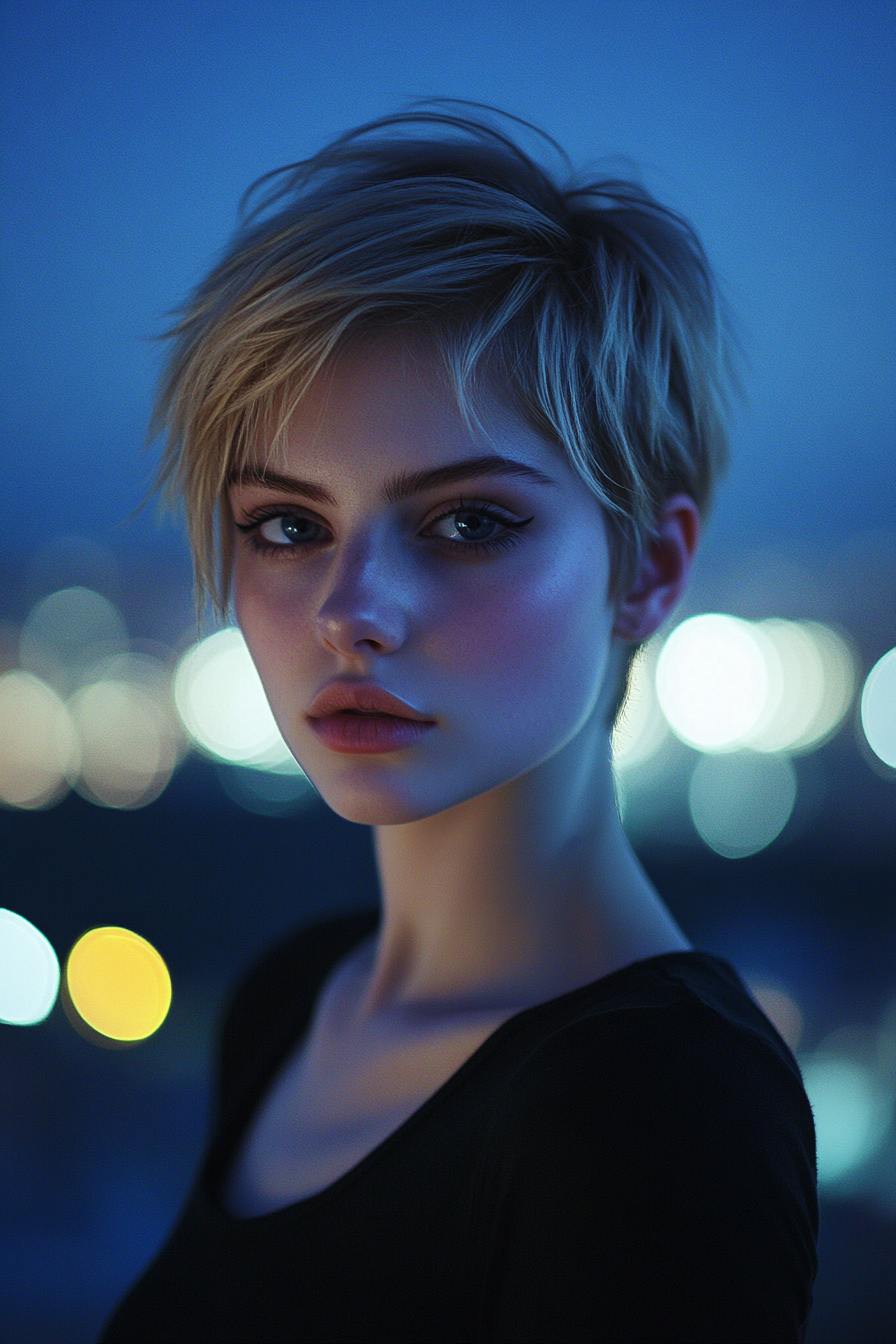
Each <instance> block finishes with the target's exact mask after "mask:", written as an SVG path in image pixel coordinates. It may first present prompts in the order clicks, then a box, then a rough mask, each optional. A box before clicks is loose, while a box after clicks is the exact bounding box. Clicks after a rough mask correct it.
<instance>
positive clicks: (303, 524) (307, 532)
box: [257, 513, 325, 546]
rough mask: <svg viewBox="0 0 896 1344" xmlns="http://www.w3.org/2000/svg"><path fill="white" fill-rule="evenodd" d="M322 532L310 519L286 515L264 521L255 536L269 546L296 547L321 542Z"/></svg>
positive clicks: (320, 527) (321, 528) (317, 524)
mask: <svg viewBox="0 0 896 1344" xmlns="http://www.w3.org/2000/svg"><path fill="white" fill-rule="evenodd" d="M324 531H325V529H324V528H323V527H322V526H321V524H320V523H316V522H314V520H313V519H312V518H302V517H298V516H296V515H294V514H288V513H287V514H282V515H278V517H276V518H267V519H265V521H264V522H263V523H261V524H260V525H259V526H258V528H257V535H258V536H259V538H260V539H261V540H262V541H265V542H267V544H268V545H269V546H296V545H301V544H302V543H303V542H304V543H305V544H307V543H308V542H313V541H320V540H322V537H323V534H324Z"/></svg>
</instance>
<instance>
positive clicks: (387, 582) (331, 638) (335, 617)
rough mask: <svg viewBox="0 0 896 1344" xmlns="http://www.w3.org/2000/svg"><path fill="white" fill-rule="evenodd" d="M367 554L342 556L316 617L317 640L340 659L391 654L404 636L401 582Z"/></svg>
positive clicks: (405, 625)
mask: <svg viewBox="0 0 896 1344" xmlns="http://www.w3.org/2000/svg"><path fill="white" fill-rule="evenodd" d="M391 569H392V567H391V566H390V565H389V564H388V563H384V559H383V558H378V557H377V556H375V555H374V554H372V553H370V552H368V553H366V554H362V553H357V552H356V553H355V554H349V555H344V556H343V558H342V559H341V561H340V563H339V566H338V568H337V569H336V571H335V573H334V574H333V576H332V582H331V584H330V587H329V591H328V593H327V595H326V597H325V599H324V601H323V602H322V603H321V606H320V608H319V610H318V613H317V631H318V637H319V638H320V640H321V642H322V643H323V644H324V646H325V647H326V648H328V649H330V650H331V651H332V652H334V653H337V654H340V655H341V656H342V657H344V658H357V657H358V655H359V654H361V655H363V654H365V653H367V654H370V653H377V654H387V653H395V651H396V650H397V649H400V648H401V646H402V644H404V642H405V640H406V639H407V637H408V616H407V611H406V610H405V607H404V604H403V603H402V600H401V593H400V589H401V583H400V580H399V578H398V576H397V575H396V574H395V573H394V572H390V571H391Z"/></svg>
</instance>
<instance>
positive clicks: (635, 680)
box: [612, 645, 669, 770]
mask: <svg viewBox="0 0 896 1344" xmlns="http://www.w3.org/2000/svg"><path fill="white" fill-rule="evenodd" d="M656 654H657V650H656V646H655V645H647V646H645V647H644V648H643V649H641V650H639V652H638V653H637V654H636V656H635V660H634V663H633V664H632V669H631V673H630V675H629V682H628V690H627V692H626V696H625V701H624V702H623V705H622V708H621V710H620V712H619V714H618V716H617V719H616V723H615V725H614V727H613V739H612V746H613V765H614V767H615V768H616V769H617V770H630V769H632V768H633V767H634V766H637V765H641V764H642V762H644V761H647V760H649V759H650V758H651V756H654V755H655V754H656V753H657V751H659V749H660V747H661V746H662V745H663V742H664V741H665V740H666V738H667V737H668V735H669V725H668V724H667V722H666V719H665V717H664V715H663V712H662V710H661V709H660V704H659V700H658V699H657V696H656V691H655V690H654V674H655V670H656Z"/></svg>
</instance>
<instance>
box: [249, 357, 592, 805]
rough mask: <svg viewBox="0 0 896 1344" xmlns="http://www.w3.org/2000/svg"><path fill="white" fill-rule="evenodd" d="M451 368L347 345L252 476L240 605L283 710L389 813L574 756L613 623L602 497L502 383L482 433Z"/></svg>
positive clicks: (287, 721) (328, 763) (335, 781)
mask: <svg viewBox="0 0 896 1344" xmlns="http://www.w3.org/2000/svg"><path fill="white" fill-rule="evenodd" d="M437 368H438V365H437V363H436V358H435V356H434V355H432V354H427V352H426V350H425V348H422V349H418V350H417V351H416V353H414V354H408V353H406V352H404V351H403V350H402V347H401V345H400V344H399V343H398V342H396V341H392V340H390V339H388V338H383V339H380V340H377V341H374V342H372V343H370V344H368V345H366V346H364V347H362V348H358V349H355V350H353V351H351V352H350V353H348V354H345V355H343V356H342V357H341V358H340V359H339V361H338V362H337V363H335V365H334V366H333V367H331V368H329V369H328V370H327V371H326V373H325V374H324V375H322V376H321V377H319V378H318V380H317V381H316V383H315V384H314V385H313V386H312V388H311V390H310V392H309V394H308V395H307V396H306V397H305V398H304V399H303V401H302V403H301V406H300V408H299V411H298V413H297V414H296V415H295V417H294V418H293V420H292V421H291V423H290V427H289V431H288V434H287V439H286V444H285V447H284V449H283V451H282V452H280V451H278V453H277V456H276V461H274V460H271V462H270V463H269V464H268V466H267V468H266V469H265V470H264V471H263V472H262V473H261V474H257V475H256V476H255V477H248V476H247V477H244V478H242V479H237V480H236V481H234V482H233V484H232V485H231V487H230V499H231V505H232V509H233V515H234V520H235V523H236V535H235V547H234V551H235V559H234V576H233V577H234V599H235V605H236V612H237V618H238V620H239V623H240V626H241V628H242V630H243V633H244V635H245V638H246V641H247V643H248V646H249V649H250V650H251V653H252V656H253V658H254V660H255V663H256V666H257V667H258V671H259V673H260V675H261V679H262V681H263V683H264V686H265V689H266V691H267V694H268V697H269V699H270V702H271V706H272V708H273V711H274V715H275V717H276V720H277V723H278V724H279V726H280V730H281V732H282V733H283V736H284V737H285V739H286V741H287V742H288V743H289V746H290V748H291V750H292V751H293V753H294V754H295V756H296V759H297V760H298V761H299V762H300V764H301V765H302V767H303V769H304V770H305V771H306V773H307V774H308V776H309V777H310V779H311V780H312V781H313V783H314V784H315V785H316V787H317V788H318V790H319V791H320V793H321V794H322V796H323V797H324V799H325V800H326V802H327V803H328V804H329V805H330V806H331V807H332V808H333V809H334V810H335V811H336V812H338V813H339V814H340V815H341V816H343V817H346V818H348V819H349V820H351V821H357V822H365V823H369V824H374V825H389V824H395V823H402V822H409V821H414V820H417V819H419V818H422V817H426V816H431V815H432V814H434V813H436V812H441V811H443V810H444V809H445V808H449V807H452V806H453V805H455V804H457V803H460V802H463V801H464V800H466V799H468V798H472V797H474V796H476V795H478V794H481V793H484V792H486V791H487V790H489V789H494V788H496V787H497V786H499V785H502V784H505V783H507V782H508V781H510V780H512V779H515V778H517V777H518V776H520V775H522V774H524V773H526V772H527V771H530V770H532V769H533V768H535V767H536V766H538V765H539V764H541V763H542V762H543V761H545V760H547V759H548V758H549V757H551V756H553V755H554V754H555V753H556V752H557V751H559V750H560V749H561V748H562V747H564V746H565V745H566V744H567V743H568V742H569V741H570V740H571V739H572V738H573V737H574V736H575V735H576V734H577V733H579V732H580V731H582V730H583V729H584V727H585V724H586V723H587V722H588V721H589V719H591V717H592V715H594V713H595V712H596V707H597V702H598V697H599V694H600V691H601V687H602V683H603V680H604V675H605V670H606V665H607V657H608V653H609V649H610V642H611V633H612V626H613V611H612V608H611V607H610V605H609V604H608V601H607V589H608V583H609V571H610V563H609V550H608V544H607V535H606V529H605V525H604V518H603V514H602V511H601V508H600V505H599V504H598V502H597V501H596V500H595V498H594V496H593V495H592V494H591V493H590V492H589V491H588V489H587V488H586V487H585V486H584V485H583V484H582V482H581V481H580V479H579V478H578V477H577V476H576V475H575V473H574V472H573V471H572V469H571V468H570V467H569V466H568V465H567V463H566V461H565V459H564V457H563V454H562V453H561V451H560V450H559V449H557V448H556V447H555V446H553V445H552V444H551V443H550V442H548V441H547V440H545V439H543V438H541V437H540V436H539V435H538V434H537V433H536V432H534V431H533V430H532V429H530V428H529V427H528V426H526V425H525V424H524V423H523V422H522V421H521V420H519V419H518V418H517V417H516V416H515V415H513V414H511V413H510V412H508V411H507V410H506V409H503V408H502V407H501V406H500V404H499V403H498V402H497V401H495V403H494V405H493V406H492V407H491V410H493V412H494V416H493V417H490V420H489V426H488V434H487V436H486V434H485V433H482V434H480V433H475V432H471V430H470V429H469V428H468V426H467V425H466V424H465V422H464V419H463V417H462V415H461V413H460V411H459V409H458V407H457V405H456V402H455V400H454V397H453V395H452V393H451V391H450V390H449V387H448V385H447V382H446V380H445V379H444V377H439V375H438V373H437ZM378 692H386V693H388V695H389V696H391V697H394V699H392V700H389V699H383V697H382V695H378ZM384 711H391V712H390V713H386V712H384ZM598 712H599V711H598Z"/></svg>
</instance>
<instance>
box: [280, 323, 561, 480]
mask: <svg viewBox="0 0 896 1344" xmlns="http://www.w3.org/2000/svg"><path fill="white" fill-rule="evenodd" d="M476 412H477V419H478V420H479V421H480V422H481V423H480V424H478V425H477V424H474V423H471V421H470V419H469V418H468V417H466V416H465V415H464V414H463V412H462V411H461V408H460V406H459V404H458V399H457V395H456V392H455V389H454V387H453V385H452V381H451V379H450V377H449V374H448V372H447V368H446V365H445V362H444V360H443V358H442V356H441V354H440V352H439V351H438V349H437V348H436V347H435V345H434V344H432V343H428V342H426V341H425V340H424V339H422V338H419V337H414V338H413V340H411V339H408V338H405V339H402V338H399V337H396V336H391V335H386V336H378V337H376V338H371V339H369V340H367V341H365V342H364V343H363V344H355V345H353V346H351V347H349V348H348V349H346V350H344V351H341V352H340V353H339V355H338V356H337V357H336V358H334V359H333V360H331V361H330V363H329V364H328V365H326V366H325V368H324V369H323V370H322V371H321V372H320V373H319V374H318V375H317V377H316V378H315V379H314V380H313V382H312V383H311V385H310V387H309V388H308V389H307V391H306V392H305V394H304V395H303V396H302V398H301V400H300V401H299V402H298V404H297V406H296V407H295V409H294V410H293V412H292V414H291V415H290V419H289V423H288V425H287V428H286V431H285V433H284V435H283V438H282V440H281V441H280V443H279V444H278V445H277V447H276V448H275V449H274V450H273V451H268V450H266V445H264V444H259V445H258V448H259V450H260V451H259V457H260V458H262V459H263V460H264V462H265V465H270V466H276V465H278V464H284V465H286V466H288V467H289V468H290V469H292V470H296V469H298V468H299V467H300V466H301V468H302V474H303V475H308V474H311V473H312V472H313V474H314V475H315V476H317V477H321V478H322V477H331V478H332V477H333V475H334V474H335V475H347V476H350V477H351V478H353V479H355V480H358V481H359V482H363V481H369V482H370V483H371V484H373V483H375V482H376V483H378V482H381V481H382V480H383V479H384V478H389V477H392V476H394V475H395V474H396V473H401V472H415V471H419V470H426V469H428V468H432V467H438V466H445V465H448V464H450V463H451V462H454V461H462V460H463V459H465V458H469V457H471V456H474V455H487V454H492V453H493V454H494V455H495V456H508V457H513V458H515V459H517V460H518V461H520V462H523V463H525V464H526V465H528V466H532V467H536V468H541V469H542V470H544V471H550V472H551V474H552V475H554V476H556V475H557V474H558V472H561V473H562V471H563V469H564V468H565V469H566V471H567V472H568V471H569V470H570V469H569V467H568V464H567V461H566V457H565V454H564V453H563V452H562V450H561V449H559V448H558V447H557V446H556V445H554V444H553V443H551V442H550V441H549V440H548V439H547V438H546V437H544V436H542V435H540V434H539V433H538V432H537V431H536V430H535V429H534V428H532V427H530V426H529V425H528V424H527V423H526V422H525V421H524V420H523V419H522V418H521V416H520V415H519V414H518V413H517V412H515V411H514V410H512V409H511V408H510V407H509V406H508V405H506V404H505V403H503V402H502V401H501V399H500V398H499V396H498V395H497V393H496V392H494V393H488V392H486V393H484V394H482V395H481V396H478V397H477V402H476Z"/></svg>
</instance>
